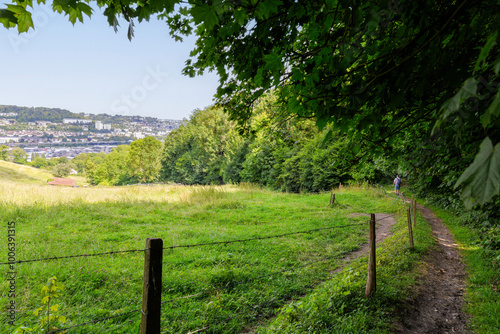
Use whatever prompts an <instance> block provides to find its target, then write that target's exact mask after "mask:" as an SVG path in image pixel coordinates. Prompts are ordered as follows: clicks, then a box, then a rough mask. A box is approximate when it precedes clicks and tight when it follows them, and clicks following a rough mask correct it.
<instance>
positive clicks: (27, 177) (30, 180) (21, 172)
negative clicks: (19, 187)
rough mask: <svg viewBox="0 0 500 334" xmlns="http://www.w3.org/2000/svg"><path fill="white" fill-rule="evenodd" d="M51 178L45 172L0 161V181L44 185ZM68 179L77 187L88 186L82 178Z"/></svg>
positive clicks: (48, 173)
mask: <svg viewBox="0 0 500 334" xmlns="http://www.w3.org/2000/svg"><path fill="white" fill-rule="evenodd" d="M53 178H54V175H52V173H50V172H49V171H47V170H44V169H39V168H34V167H30V166H25V165H21V164H16V163H13V162H8V161H3V160H0V180H2V181H6V182H11V181H15V182H21V183H24V184H44V185H45V184H47V181H48V180H49V179H53ZM68 178H70V179H75V180H76V184H77V185H79V186H82V185H85V184H88V183H87V181H86V180H85V178H84V177H82V176H74V175H72V176H69V177H68Z"/></svg>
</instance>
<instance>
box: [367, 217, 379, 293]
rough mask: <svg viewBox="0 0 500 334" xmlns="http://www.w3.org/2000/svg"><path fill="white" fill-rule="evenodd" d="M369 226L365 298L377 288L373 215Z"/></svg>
mask: <svg viewBox="0 0 500 334" xmlns="http://www.w3.org/2000/svg"><path fill="white" fill-rule="evenodd" d="M370 216H371V217H370V226H369V236H368V247H369V249H370V255H369V258H368V278H367V279H366V292H365V295H366V298H370V296H371V295H372V294H373V293H374V292H375V289H376V288H377V271H376V256H375V249H376V248H375V242H376V238H375V214H373V213H372V214H371V215H370Z"/></svg>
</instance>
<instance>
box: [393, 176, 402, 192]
mask: <svg viewBox="0 0 500 334" xmlns="http://www.w3.org/2000/svg"><path fill="white" fill-rule="evenodd" d="M400 188H401V178H400V177H399V175H397V174H396V178H395V179H394V190H395V192H396V196H399V189H400Z"/></svg>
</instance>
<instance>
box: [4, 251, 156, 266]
mask: <svg viewBox="0 0 500 334" xmlns="http://www.w3.org/2000/svg"><path fill="white" fill-rule="evenodd" d="M147 249H149V248H145V249H130V250H123V251H110V252H102V253H93V254H79V255H67V256H53V257H45V258H41V259H32V260H18V261H11V262H0V265H3V264H16V263H30V262H40V261H51V260H61V259H71V258H77V257H92V256H103V255H112V254H121V253H138V252H144V251H145V250H147Z"/></svg>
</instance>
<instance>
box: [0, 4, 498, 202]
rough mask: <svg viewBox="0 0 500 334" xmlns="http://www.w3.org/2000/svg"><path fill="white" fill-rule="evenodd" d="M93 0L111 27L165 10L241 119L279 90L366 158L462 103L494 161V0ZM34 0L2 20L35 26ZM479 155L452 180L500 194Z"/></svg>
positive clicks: (74, 14)
mask: <svg viewBox="0 0 500 334" xmlns="http://www.w3.org/2000/svg"><path fill="white" fill-rule="evenodd" d="M38 1H41V0H38ZM96 3H97V5H98V6H100V7H104V14H105V15H106V16H107V18H108V21H109V23H110V24H111V25H114V26H115V27H116V26H117V22H118V20H117V16H123V17H124V18H125V19H126V20H127V21H128V22H130V25H129V30H128V36H129V38H132V36H133V29H132V28H133V21H134V20H138V21H142V20H147V19H148V18H149V17H150V16H151V15H159V17H160V18H163V19H165V20H166V21H167V23H168V25H169V27H170V33H171V35H172V36H174V37H175V38H177V39H182V38H183V37H184V36H186V35H189V34H191V33H195V34H196V35H197V42H196V47H195V49H194V50H193V51H192V53H191V55H192V57H193V58H192V59H188V60H187V62H186V67H185V68H184V73H185V74H186V75H190V76H194V75H197V74H199V73H203V72H204V71H206V70H209V71H212V70H214V71H217V73H218V74H219V77H220V85H219V88H218V90H217V94H216V102H217V104H219V105H222V106H224V108H225V109H226V110H227V111H228V112H229V114H230V116H231V119H233V120H237V121H238V122H239V124H240V125H241V127H242V129H245V128H246V127H247V125H248V124H247V123H248V122H247V121H248V120H249V118H250V115H251V112H252V106H253V105H254V103H255V102H256V101H258V99H259V98H261V97H262V96H263V94H265V93H266V92H268V91H269V90H274V91H275V92H276V94H277V95H278V97H279V101H280V103H281V104H282V105H283V106H284V107H285V108H283V110H284V112H285V113H287V114H289V115H292V116H298V117H306V118H314V119H315V120H316V122H317V125H318V126H319V127H320V128H323V127H324V126H325V125H327V124H328V123H332V124H334V125H335V128H337V129H340V130H342V131H344V132H346V133H348V134H349V136H350V142H351V144H352V147H351V149H350V150H347V151H346V152H349V151H353V149H352V148H355V151H359V147H360V146H359V145H358V143H360V142H362V143H367V144H366V145H362V149H363V150H364V151H365V152H367V153H366V154H365V157H368V156H369V155H370V154H377V153H380V152H386V151H387V150H388V149H390V148H391V146H392V144H393V143H394V141H395V140H397V139H398V137H399V136H401V135H403V133H404V132H405V131H415V127H418V125H419V124H421V123H425V124H427V125H430V126H427V132H426V133H425V134H424V136H427V137H428V136H429V135H430V131H431V129H432V128H433V125H434V123H435V122H436V121H437V120H445V119H447V118H448V117H449V116H450V115H452V116H454V115H456V113H457V112H460V111H464V110H467V109H469V111H471V112H469V117H470V118H471V119H472V120H473V122H474V120H480V121H481V125H482V129H483V131H482V133H480V134H478V135H477V136H476V137H474V138H473V141H474V143H475V145H474V147H472V148H471V152H473V154H474V155H476V154H478V157H479V158H481V157H482V158H485V159H486V160H487V161H488V162H489V168H488V171H491V170H492V171H495V170H498V169H499V168H500V162H499V161H500V159H498V158H497V157H498V154H499V153H498V152H499V151H500V146H499V142H500V137H499V136H500V135H499V133H500V131H499V122H498V118H499V115H500V93H499V92H498V89H499V87H498V84H496V82H495V80H496V78H497V77H498V73H499V70H500V57H499V56H500V53H499V48H498V42H499V41H498V39H499V34H498V32H497V30H498V27H499V26H500V16H499V15H498V12H500V5H499V3H498V1H496V0H460V1H448V0H439V1H434V0H432V1H431V0H424V1H412V0H380V1H359V0H357V1H344V0H324V1H322V0H311V1H290V0H281V1H280V0H260V1H255V0H239V1H234V0H214V1H202V0H191V1H188V2H187V3H186V2H184V1H180V0H172V1H149V2H143V1H130V2H127V3H123V2H122V1H119V0H111V1H103V0H97V1H96ZM29 4H30V2H29V1H27V0H24V1H15V2H13V4H10V5H8V6H7V8H5V9H3V10H2V11H1V12H0V22H2V23H3V24H4V26H5V27H15V26H17V28H18V30H19V31H20V32H23V31H27V30H28V29H29V27H30V26H32V20H31V13H30V12H29V11H28V10H27V6H28V5H29ZM53 9H54V10H55V11H57V12H59V13H64V14H67V15H68V17H69V20H70V21H71V22H73V23H75V22H76V21H77V20H79V21H83V15H84V14H85V15H88V16H90V15H91V14H92V9H91V8H90V7H89V6H88V5H87V4H86V3H85V2H80V1H74V2H69V3H66V2H65V3H64V4H62V3H60V2H54V3H53ZM470 98H475V100H472V101H471V100H470ZM467 101H469V104H468V105H467V104H464V102H467ZM470 102H473V106H472V107H471V105H470ZM476 102H477V103H476ZM441 108H442V109H441ZM441 110H442V111H441ZM467 122H468V120H467ZM441 124H442V125H446V124H445V123H442V122H441ZM448 126H449V125H448ZM445 132H447V131H445ZM447 133H448V132H447ZM460 134H461V133H455V134H451V136H452V137H453V138H459V137H457V135H458V136H460ZM480 147H481V149H480ZM478 152H479V153H478ZM356 155H357V154H355V155H353V157H355V156H356ZM479 160H480V159H479ZM479 160H477V163H475V164H474V163H472V164H471V165H470V167H469V168H470V169H468V171H467V173H465V174H463V175H464V176H462V178H460V179H459V180H458V181H460V182H457V183H456V186H459V185H461V186H463V187H464V190H465V193H466V195H467V197H469V198H472V199H476V200H477V202H479V203H485V201H487V200H488V199H491V198H492V196H493V195H495V194H498V193H499V191H500V179H499V177H498V174H497V173H491V172H485V171H484V170H483V169H481V167H480V164H481V161H479ZM480 184H483V185H485V186H483V187H481V186H480ZM472 185H474V186H472ZM486 185H487V187H486ZM486 191H487V192H488V193H485V192H486ZM471 203H472V202H471Z"/></svg>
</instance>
